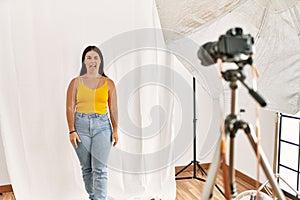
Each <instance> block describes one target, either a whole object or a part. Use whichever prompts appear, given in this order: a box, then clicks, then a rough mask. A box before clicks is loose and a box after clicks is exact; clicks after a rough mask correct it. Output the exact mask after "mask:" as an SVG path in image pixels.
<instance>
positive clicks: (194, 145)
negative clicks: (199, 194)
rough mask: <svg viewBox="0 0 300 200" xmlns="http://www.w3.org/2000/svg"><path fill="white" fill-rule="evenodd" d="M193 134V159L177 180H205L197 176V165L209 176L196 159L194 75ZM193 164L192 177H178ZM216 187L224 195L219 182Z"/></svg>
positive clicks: (194, 86)
mask: <svg viewBox="0 0 300 200" xmlns="http://www.w3.org/2000/svg"><path fill="white" fill-rule="evenodd" d="M193 111H194V115H193V117H194V118H193V134H194V141H193V160H192V161H191V162H190V163H189V164H188V165H186V166H185V167H184V168H182V169H181V170H180V171H178V172H177V173H176V174H175V177H176V178H175V180H183V179H197V180H199V181H203V182H205V179H203V178H200V177H197V167H198V168H199V170H200V171H201V173H202V174H204V175H205V176H207V173H206V172H205V170H204V169H203V168H202V167H201V165H200V162H199V161H197V159H196V152H197V151H196V144H197V139H196V127H197V118H196V79H195V77H193ZM191 165H193V176H190V177H177V176H178V175H179V174H180V173H182V172H183V171H184V170H186V169H187V168H188V167H189V166H191ZM215 186H216V188H217V189H218V190H219V191H220V192H221V193H222V194H223V195H224V193H223V191H222V190H221V189H220V188H219V186H218V185H217V184H215Z"/></svg>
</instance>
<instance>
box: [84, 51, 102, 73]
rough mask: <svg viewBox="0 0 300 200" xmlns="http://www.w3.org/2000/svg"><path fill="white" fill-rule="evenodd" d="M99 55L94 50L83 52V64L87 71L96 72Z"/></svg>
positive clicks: (98, 65)
mask: <svg viewBox="0 0 300 200" xmlns="http://www.w3.org/2000/svg"><path fill="white" fill-rule="evenodd" d="M100 63H101V60H100V57H99V54H98V53H97V52H96V51H93V50H92V51H89V52H87V53H86V54H85V59H84V64H85V66H86V70H87V72H89V73H94V72H98V70H99V67H100Z"/></svg>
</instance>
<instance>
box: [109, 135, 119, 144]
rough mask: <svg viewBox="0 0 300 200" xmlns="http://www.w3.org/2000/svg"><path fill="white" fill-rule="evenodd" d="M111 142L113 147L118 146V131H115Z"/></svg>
mask: <svg viewBox="0 0 300 200" xmlns="http://www.w3.org/2000/svg"><path fill="white" fill-rule="evenodd" d="M111 140H112V145H113V146H116V145H117V143H118V141H119V137H118V133H117V131H113V133H112V136H111Z"/></svg>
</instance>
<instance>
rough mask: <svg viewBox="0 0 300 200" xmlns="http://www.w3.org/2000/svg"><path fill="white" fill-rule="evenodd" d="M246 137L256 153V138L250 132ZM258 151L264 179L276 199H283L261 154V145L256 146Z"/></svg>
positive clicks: (263, 154)
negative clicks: (266, 179)
mask: <svg viewBox="0 0 300 200" xmlns="http://www.w3.org/2000/svg"><path fill="white" fill-rule="evenodd" d="M247 137H248V139H249V141H250V143H251V146H252V148H253V150H254V151H255V153H257V152H256V151H257V149H256V144H257V138H256V136H255V135H253V134H252V132H251V131H250V133H247ZM258 150H259V154H260V160H261V167H262V169H263V170H264V173H265V175H266V177H267V178H268V180H269V183H270V185H271V186H272V189H273V191H274V193H275V195H276V197H277V198H278V199H285V197H284V195H283V192H282V191H281V189H280V188H279V186H278V184H277V183H276V179H275V177H274V174H273V172H272V169H271V166H270V164H269V163H268V159H267V157H266V155H265V153H264V152H263V149H262V147H261V145H259V146H258Z"/></svg>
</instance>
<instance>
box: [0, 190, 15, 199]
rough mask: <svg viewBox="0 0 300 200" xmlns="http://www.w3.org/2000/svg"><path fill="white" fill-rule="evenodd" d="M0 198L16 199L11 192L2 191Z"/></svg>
mask: <svg viewBox="0 0 300 200" xmlns="http://www.w3.org/2000/svg"><path fill="white" fill-rule="evenodd" d="M0 200H16V199H15V197H14V194H13V193H12V192H8V193H3V194H2V195H1V196H0Z"/></svg>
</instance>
